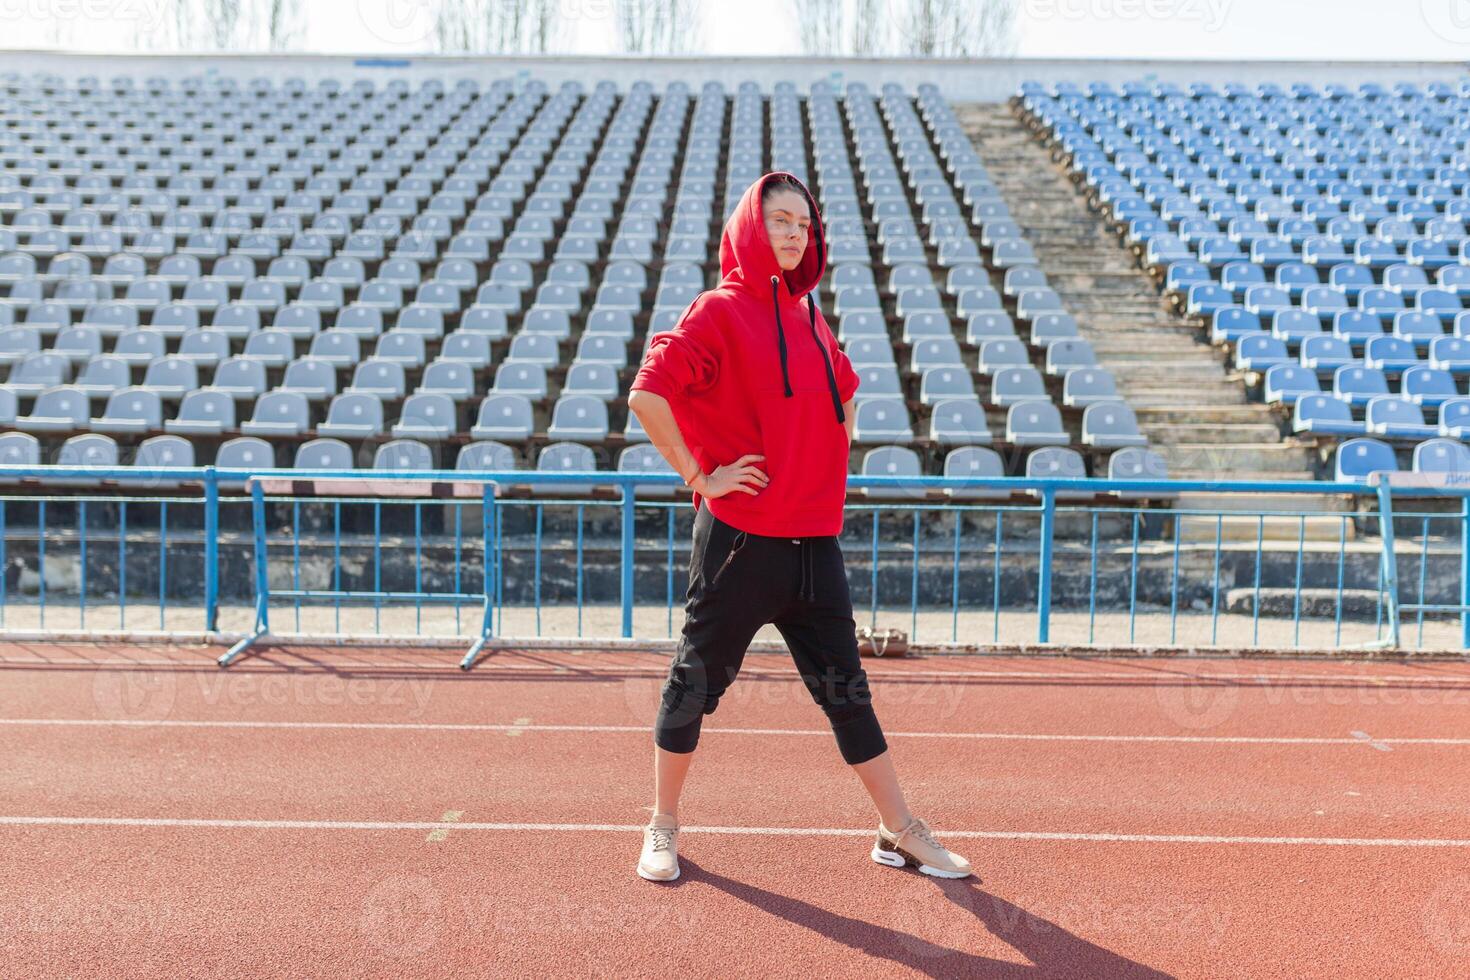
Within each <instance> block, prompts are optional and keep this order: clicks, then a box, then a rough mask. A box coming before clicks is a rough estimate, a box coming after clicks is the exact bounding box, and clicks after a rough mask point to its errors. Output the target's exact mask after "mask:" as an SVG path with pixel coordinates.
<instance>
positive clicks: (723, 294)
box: [630, 171, 858, 537]
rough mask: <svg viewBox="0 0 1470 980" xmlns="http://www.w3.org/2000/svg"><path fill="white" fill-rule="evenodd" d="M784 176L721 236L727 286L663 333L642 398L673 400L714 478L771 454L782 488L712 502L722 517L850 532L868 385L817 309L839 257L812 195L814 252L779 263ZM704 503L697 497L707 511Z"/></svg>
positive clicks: (749, 196)
mask: <svg viewBox="0 0 1470 980" xmlns="http://www.w3.org/2000/svg"><path fill="white" fill-rule="evenodd" d="M778 175H784V176H791V175H789V174H782V172H780V171H777V172H776V173H770V174H766V175H764V176H762V177H761V178H760V179H759V180H757V181H756V182H755V183H754V184H751V185H750V187H748V188H746V190H745V194H744V196H742V197H741V198H740V203H739V205H737V206H736V208H735V212H734V213H733V214H732V215H731V216H730V220H729V221H727V222H726V223H725V231H724V234H723V235H722V236H721V238H720V275H721V279H720V284H719V285H718V286H716V287H715V288H714V289H708V290H705V291H704V292H702V293H700V294H699V295H698V296H697V297H695V299H694V302H693V303H691V304H690V305H689V309H688V310H686V311H685V313H684V316H683V318H681V319H680V321H679V323H678V324H677V325H676V326H675V327H674V328H673V329H672V330H666V331H662V332H660V333H657V334H654V336H653V339H652V340H651V341H650V343H649V347H648V353H647V354H646V355H645V356H644V359H643V364H642V366H641V367H640V368H639V369H638V374H637V376H636V377H635V378H634V379H633V384H632V385H631V388H630V390H632V391H638V390H643V391H651V392H654V393H655V394H658V395H662V396H663V397H664V398H665V399H667V400H668V402H669V406H670V408H671V409H672V410H673V413H674V420H675V421H676V422H677V423H678V424H679V431H680V433H681V434H682V435H683V437H684V442H685V443H686V444H687V445H688V447H689V450H690V452H692V453H693V454H694V458H695V460H697V461H698V463H699V466H700V469H701V470H703V471H704V472H705V473H712V472H714V470H715V468H716V467H719V466H724V465H726V464H728V463H733V462H734V461H735V460H737V459H739V458H740V457H741V456H745V455H748V454H751V453H757V454H761V455H764V456H765V460H764V461H760V462H757V464H756V465H758V466H761V467H762V468H764V469H765V471H766V473H767V475H768V476H769V477H770V482H769V483H768V484H767V485H766V486H765V487H764V488H763V489H761V490H760V491H759V492H758V493H756V494H755V495H754V496H752V495H750V494H748V493H745V492H743V491H741V490H735V491H732V492H731V493H728V494H726V495H724V496H723V497H715V498H713V499H708V500H705V501H704V502H705V503H707V504H708V505H709V509H710V513H712V514H713V515H714V516H716V517H718V518H719V519H720V520H722V521H724V522H725V523H727V524H729V525H731V526H732V527H735V528H738V529H739V530H742V531H746V532H749V533H750V534H760V535H768V536H771V537H805V536H808V535H826V534H840V533H842V517H843V502H844V500H845V499H846V496H847V458H848V445H849V444H848V438H847V427H846V426H845V425H844V418H845V415H844V411H843V407H842V406H843V404H844V403H845V402H846V401H847V400H848V399H849V398H851V397H852V395H853V392H855V391H856V390H857V387H858V377H857V373H856V372H854V371H853V369H852V364H851V363H850V362H849V361H848V359H847V355H846V354H845V353H843V351H842V348H841V347H839V346H838V345H837V338H835V337H834V336H832V331H831V330H830V329H829V328H828V326H827V322H826V320H824V319H823V318H822V312H821V311H820V310H818V309H817V305H816V301H815V296H814V294H813V290H815V289H816V286H817V283H819V282H820V281H821V279H822V275H823V273H824V272H825V271H826V268H827V247H826V240H825V238H824V235H823V232H822V218H821V215H820V213H819V212H818V211H817V202H816V201H815V200H813V198H812V195H811V192H809V191H808V190H807V189H806V187H805V186H802V187H801V192H802V193H803V194H804V195H805V196H806V199H807V206H808V207H809V208H810V209H811V219H812V224H811V232H810V237H809V238H808V241H807V248H806V252H805V253H803V255H802V257H801V264H800V265H799V266H797V267H796V268H795V269H793V270H791V271H790V272H782V271H781V267H780V265H779V264H778V263H777V261H776V253H775V251H774V250H773V249H772V248H771V239H770V235H769V234H768V233H767V232H766V228H765V221H764V216H763V215H762V213H761V188H762V187H763V186H764V185H765V183H766V181H768V180H770V179H772V178H773V177H775V176H778ZM792 179H793V180H794V179H796V178H794V177H792ZM802 297H806V302H805V303H803V302H802ZM702 499H704V498H701V496H700V495H699V494H697V493H696V494H695V495H694V507H695V509H696V510H698V508H699V505H700V501H701V500H702Z"/></svg>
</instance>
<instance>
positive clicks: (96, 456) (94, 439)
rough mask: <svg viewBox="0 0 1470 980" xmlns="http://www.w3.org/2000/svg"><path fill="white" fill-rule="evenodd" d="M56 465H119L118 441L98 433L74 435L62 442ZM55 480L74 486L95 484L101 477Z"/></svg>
mask: <svg viewBox="0 0 1470 980" xmlns="http://www.w3.org/2000/svg"><path fill="white" fill-rule="evenodd" d="M56 465H57V466H98V467H102V466H112V467H115V466H117V465H118V453H117V443H115V442H113V441H112V440H111V439H110V438H108V437H107V436H104V435H97V434H96V433H86V434H83V435H76V436H72V437H71V438H70V439H68V440H66V442H64V443H62V444H61V449H60V451H58V452H57V454H56ZM54 482H56V483H59V484H69V485H72V486H95V485H96V484H97V483H99V482H100V478H98V477H65V478H62V479H58V480H55V481H54Z"/></svg>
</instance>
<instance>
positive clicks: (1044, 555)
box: [1036, 486, 1057, 643]
mask: <svg viewBox="0 0 1470 980" xmlns="http://www.w3.org/2000/svg"><path fill="white" fill-rule="evenodd" d="M1056 510H1057V492H1056V489H1055V488H1053V487H1050V486H1048V487H1047V488H1046V489H1044V490H1042V491H1041V556H1040V560H1041V569H1040V570H1039V572H1038V573H1037V580H1036V642H1037V643H1049V642H1051V556H1052V538H1053V536H1054V532H1055V528H1056Z"/></svg>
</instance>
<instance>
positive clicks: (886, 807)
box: [852, 752, 914, 828]
mask: <svg viewBox="0 0 1470 980" xmlns="http://www.w3.org/2000/svg"><path fill="white" fill-rule="evenodd" d="M852 771H853V772H855V773H857V774H858V779H860V780H862V783H863V788H864V789H866V790H867V791H868V795H869V796H871V797H872V798H873V805H874V806H875V807H877V808H878V816H879V817H881V818H882V820H883V826H885V827H900V828H901V827H907V826H908V825H909V821H911V820H913V819H914V815H913V814H912V813H910V812H909V806H908V803H907V802H905V801H904V798H903V790H902V789H901V788H900V787H899V785H898V772H897V771H896V770H895V769H894V768H893V756H892V754H891V753H888V752H884V753H883V754H882V755H880V756H878V757H877V758H874V759H869V760H868V761H867V762H860V763H858V764H857V765H855V766H853V767H852Z"/></svg>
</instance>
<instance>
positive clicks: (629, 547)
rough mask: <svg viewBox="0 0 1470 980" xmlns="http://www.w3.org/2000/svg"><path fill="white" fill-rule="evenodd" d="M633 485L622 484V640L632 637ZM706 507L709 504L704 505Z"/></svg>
mask: <svg viewBox="0 0 1470 980" xmlns="http://www.w3.org/2000/svg"><path fill="white" fill-rule="evenodd" d="M633 499H634V498H633V484H632V482H631V480H630V481H629V482H627V483H624V484H623V540H622V545H621V547H620V548H619V555H620V557H621V558H622V562H623V569H622V586H621V591H622V600H623V638H624V639H629V638H631V637H632V635H633V550H634V549H633ZM705 506H706V507H708V506H709V504H705Z"/></svg>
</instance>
